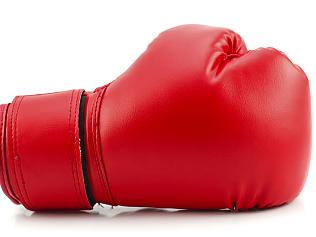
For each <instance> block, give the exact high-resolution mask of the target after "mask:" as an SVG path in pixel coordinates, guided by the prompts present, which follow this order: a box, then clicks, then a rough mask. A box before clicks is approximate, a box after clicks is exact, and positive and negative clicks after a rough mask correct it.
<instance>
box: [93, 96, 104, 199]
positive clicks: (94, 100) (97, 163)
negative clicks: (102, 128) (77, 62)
mask: <svg viewBox="0 0 316 237" xmlns="http://www.w3.org/2000/svg"><path fill="white" fill-rule="evenodd" d="M96 95H98V93H96ZM96 103H97V97H94V99H93V107H92V112H91V116H90V118H89V119H90V131H91V132H92V141H93V154H92V157H91V158H93V159H94V161H95V163H96V166H97V170H98V178H99V181H100V183H101V186H102V191H103V193H104V196H105V198H106V201H108V200H107V193H106V188H105V183H104V181H103V178H102V177H103V176H102V172H101V168H100V165H99V162H98V160H97V152H96V142H95V140H96V139H95V129H94V112H95V108H96Z"/></svg>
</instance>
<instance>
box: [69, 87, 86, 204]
mask: <svg viewBox="0 0 316 237" xmlns="http://www.w3.org/2000/svg"><path fill="white" fill-rule="evenodd" d="M74 93H75V90H73V91H72V92H71V97H70V102H69V117H68V128H69V136H70V141H71V140H72V139H71V138H72V137H73V135H72V126H71V115H72V106H73V97H74ZM74 139H75V135H74ZM71 144H73V142H70V145H71ZM73 147H75V146H74V145H73ZM69 158H70V167H71V170H72V177H73V181H74V186H75V190H76V194H77V195H76V197H77V201H78V202H79V205H80V206H84V205H83V200H82V197H81V195H80V191H79V190H80V187H79V188H78V186H80V185H78V184H79V183H78V182H79V178H78V170H77V166H76V156H75V152H74V151H73V150H72V152H71V153H70V157H69ZM75 173H76V174H75ZM76 176H77V179H76Z"/></svg>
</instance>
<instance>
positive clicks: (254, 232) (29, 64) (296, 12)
mask: <svg viewBox="0 0 316 237" xmlns="http://www.w3.org/2000/svg"><path fill="white" fill-rule="evenodd" d="M313 2H314V1H302V0H300V1H293V2H291V1H289V0H288V1H275V0H274V1H268V0H265V1H257V2H256V1H254V0H253V1H238V0H235V1H228V0H225V1H222V0H217V1H211V0H208V1H198V0H192V1H185V0H182V1H171V0H169V1H163V0H160V1H156V2H154V1H136V0H130V1H118V0H115V1H112V2H111V1H105V0H104V1H78V0H77V1H66V0H63V1H56V0H55V1H44V0H41V1H1V2H0V95H1V96H0V103H8V102H10V101H11V100H12V99H13V97H14V96H15V95H21V94H22V95H23V94H34V93H44V92H52V91H60V90H68V89H72V88H85V89H86V90H93V89H94V88H95V87H98V86H100V85H103V84H105V83H107V82H110V81H112V80H113V79H115V78H116V77H117V76H118V75H119V74H120V73H122V72H123V71H124V70H125V69H126V68H127V67H128V66H129V65H130V64H131V63H132V62H133V61H134V60H135V59H136V58H137V56H138V55H139V54H140V53H141V52H142V51H143V50H145V49H146V47H147V44H148V43H149V42H150V41H151V40H152V39H153V38H154V37H155V36H157V34H158V33H159V32H160V31H162V30H165V29H167V28H170V27H173V26H176V25H179V24H185V23H199V24H206V25H213V26H222V27H227V28H231V29H233V30H235V31H236V32H238V33H239V34H241V36H242V37H243V38H244V40H245V42H246V44H247V45H248V48H249V49H255V48H257V47H261V46H264V47H267V46H273V47H275V48H278V49H280V50H282V51H284V52H285V53H286V54H287V55H288V56H289V57H290V59H292V60H293V61H294V62H295V63H296V64H299V65H300V66H301V67H302V68H303V69H304V71H305V72H306V74H307V75H308V77H309V79H310V85H311V94H312V99H313V101H312V103H313V105H315V96H316V95H315V92H316V88H315V78H316V59H315V57H316V33H315V22H316V13H315V10H316V6H314V4H313ZM315 122H316V121H315V120H314V124H316V123H315ZM314 144H315V143H314ZM314 147H315V145H314ZM314 150H315V149H314ZM289 175H291V174H289ZM315 184H316V162H315V160H314V159H313V157H312V161H311V167H310V173H309V177H308V180H307V183H306V186H305V188H304V190H303V192H302V193H301V195H300V196H299V198H298V199H296V200H295V201H294V202H293V203H291V204H289V205H286V206H283V207H280V208H275V209H272V210H267V211H259V212H243V213H232V212H223V211H221V212H220V211H218V212H194V211H193V212H192V211H175V210H173V211H170V210H154V209H137V208H123V207H118V208H115V209H111V208H110V207H108V206H105V208H100V207H97V208H95V210H94V211H93V212H92V213H86V212H82V213H68V214H67V213H32V212H29V211H26V210H25V209H24V208H23V207H21V206H15V205H13V204H11V202H10V201H9V200H8V199H7V198H6V197H4V195H3V194H2V193H1V194H0V236H7V235H8V234H10V235H11V234H15V235H19V236H25V235H32V236H55V237H56V236H58V235H59V236H69V235H70V234H71V235H72V234H74V235H76V236H92V235H96V234H98V235H102V236H108V237H109V236H120V235H122V236H123V235H128V236H130V235H137V236H162V235H167V234H170V235H181V236H192V235H200V234H204V235H208V236H220V235H227V236H228V235H229V236H269V235H270V236H271V235H276V236H280V235H282V236H289V235H294V236H298V235H304V233H305V234H307V233H309V235H311V236H313V235H314V236H315V234H316V204H315V202H316V186H315ZM95 232H98V233H95Z"/></svg>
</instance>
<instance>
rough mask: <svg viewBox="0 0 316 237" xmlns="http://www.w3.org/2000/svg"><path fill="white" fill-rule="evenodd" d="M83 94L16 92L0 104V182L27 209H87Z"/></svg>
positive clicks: (71, 92)
mask: <svg viewBox="0 0 316 237" xmlns="http://www.w3.org/2000/svg"><path fill="white" fill-rule="evenodd" d="M82 93H83V90H72V91H66V92H58V93H51V94H42V95H32V96H19V97H16V98H15V99H14V100H13V102H12V104H9V105H1V106H0V139H1V144H0V147H1V148H0V151H1V152H0V161H1V165H0V167H1V169H0V182H1V187H2V189H3V191H4V193H5V194H6V195H7V196H8V197H9V198H10V199H11V200H12V201H13V202H15V203H21V204H23V205H24V206H25V207H26V208H28V209H30V210H45V209H76V210H78V209H80V210H82V209H91V208H92V205H93V203H91V202H89V198H88V196H87V192H86V184H85V181H87V180H85V174H84V171H83V168H85V167H84V164H83V162H82V157H81V150H80V142H81V141H80V134H79V130H80V129H79V112H80V103H81V98H82ZM82 140H83V139H82Z"/></svg>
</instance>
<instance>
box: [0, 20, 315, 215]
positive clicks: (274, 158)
mask: <svg viewBox="0 0 316 237" xmlns="http://www.w3.org/2000/svg"><path fill="white" fill-rule="evenodd" d="M0 115H1V116H0V117H1V118H0V126H1V127H0V128H1V130H0V132H1V136H0V138H1V154H0V158H1V172H0V177H1V187H2V189H3V191H4V192H5V194H6V195H7V196H8V197H9V198H10V199H11V200H12V201H13V202H15V203H21V204H23V205H24V206H25V207H26V208H28V209H31V210H43V209H44V210H45V209H46V210H47V209H91V208H92V207H93V205H94V203H106V204H110V205H113V206H115V205H124V206H148V207H173V208H192V209H223V208H229V209H237V210H240V209H250V208H269V207H272V206H278V205H282V204H284V203H287V202H290V201H291V200H293V199H294V198H295V197H296V196H297V195H298V194H299V193H300V191H301V189H302V188H303V185H304V182H305V179H306V175H307V171H308V167H309V160H310V150H311V112H310V94H309V85H308V79H307V77H306V75H305V74H304V72H303V71H302V70H301V69H300V68H299V67H298V66H296V65H294V64H292V62H291V61H290V60H289V59H288V58H287V57H286V56H285V55H284V54H283V53H280V52H279V51H277V50H275V49H272V48H266V49H264V48H262V49H258V50H254V51H248V50H247V49H246V46H245V44H244V42H243V40H242V39H241V38H240V36H239V35H238V34H236V33H234V32H233V31H231V30H228V29H224V28H214V27H208V26H201V25H184V26H179V27H176V28H172V29H170V30H167V31H165V32H163V33H161V34H160V35H159V36H158V37H157V38H156V39H155V40H154V41H153V42H152V43H151V44H150V45H149V47H148V49H147V50H146V52H145V53H143V54H142V55H141V56H140V57H139V58H138V59H137V60H136V62H135V63H134V64H133V65H132V66H131V67H130V68H129V69H128V70H127V71H126V72H125V73H123V74H122V75H121V76H120V77H119V78H118V79H116V80H115V81H113V82H112V83H110V84H109V85H106V86H103V87H100V88H98V89H96V90H95V91H94V92H85V91H83V90H73V91H66V92H59V93H52V94H43V95H32V96H19V97H16V98H15V99H14V101H13V102H12V103H11V104H8V105H1V106H0Z"/></svg>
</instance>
